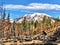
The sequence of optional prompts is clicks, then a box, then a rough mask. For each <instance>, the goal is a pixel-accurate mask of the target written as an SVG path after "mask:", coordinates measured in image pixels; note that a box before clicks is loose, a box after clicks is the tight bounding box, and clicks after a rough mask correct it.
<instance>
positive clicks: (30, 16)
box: [15, 13, 54, 23]
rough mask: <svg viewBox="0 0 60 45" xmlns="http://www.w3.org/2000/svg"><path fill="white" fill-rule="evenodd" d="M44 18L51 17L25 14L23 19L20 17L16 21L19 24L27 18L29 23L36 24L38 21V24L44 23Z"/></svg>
mask: <svg viewBox="0 0 60 45" xmlns="http://www.w3.org/2000/svg"><path fill="white" fill-rule="evenodd" d="M44 16H46V17H47V18H48V17H51V16H50V15H48V14H45V13H33V14H25V15H24V16H23V17H20V18H18V19H16V20H15V21H16V22H17V23H21V22H22V21H23V19H24V17H25V18H26V20H27V21H34V22H35V21H36V20H37V21H38V22H41V21H43V18H44ZM52 20H53V19H52ZM53 21H54V20H53Z"/></svg>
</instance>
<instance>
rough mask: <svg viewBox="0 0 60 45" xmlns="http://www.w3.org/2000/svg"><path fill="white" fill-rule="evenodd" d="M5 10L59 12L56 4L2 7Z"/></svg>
mask: <svg viewBox="0 0 60 45" xmlns="http://www.w3.org/2000/svg"><path fill="white" fill-rule="evenodd" d="M3 7H4V8H6V9H26V10H40V9H44V10H60V5H58V4H42V3H31V4H29V5H26V6H25V5H13V4H9V5H4V6H3Z"/></svg>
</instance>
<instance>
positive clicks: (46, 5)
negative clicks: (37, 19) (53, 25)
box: [0, 0, 60, 19]
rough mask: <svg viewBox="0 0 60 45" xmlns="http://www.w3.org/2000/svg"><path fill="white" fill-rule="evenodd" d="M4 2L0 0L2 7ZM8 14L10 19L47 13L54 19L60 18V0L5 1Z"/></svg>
mask: <svg viewBox="0 0 60 45" xmlns="http://www.w3.org/2000/svg"><path fill="white" fill-rule="evenodd" d="M1 3H2V0H0V6H1ZM3 3H4V6H3V8H5V10H6V14H8V13H10V16H11V17H10V18H11V19H15V18H19V17H21V16H23V15H25V14H33V13H46V14H48V15H50V16H52V17H60V0H3Z"/></svg>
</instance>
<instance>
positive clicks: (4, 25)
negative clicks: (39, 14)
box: [0, 11, 60, 38]
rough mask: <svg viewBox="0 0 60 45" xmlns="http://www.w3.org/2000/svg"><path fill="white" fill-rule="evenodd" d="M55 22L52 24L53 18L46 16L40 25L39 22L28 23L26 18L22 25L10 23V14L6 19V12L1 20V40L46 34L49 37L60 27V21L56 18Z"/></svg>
mask: <svg viewBox="0 0 60 45" xmlns="http://www.w3.org/2000/svg"><path fill="white" fill-rule="evenodd" d="M54 20H55V22H51V18H49V17H48V19H47V17H46V16H45V17H44V18H43V21H42V22H40V23H38V21H35V22H33V21H31V22H29V21H27V20H26V18H24V20H23V21H22V23H16V22H15V21H13V23H11V22H10V13H8V16H7V18H6V13H5V11H4V12H3V15H2V17H1V18H0V38H4V37H6V38H14V37H20V36H21V37H24V36H31V37H32V36H34V35H37V34H41V33H42V32H45V33H46V34H47V35H48V34H49V35H50V34H54V33H55V32H56V29H55V28H57V27H58V26H60V19H59V18H54Z"/></svg>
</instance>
